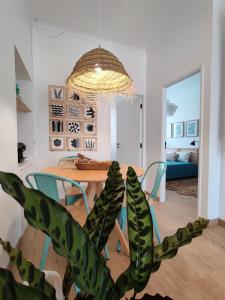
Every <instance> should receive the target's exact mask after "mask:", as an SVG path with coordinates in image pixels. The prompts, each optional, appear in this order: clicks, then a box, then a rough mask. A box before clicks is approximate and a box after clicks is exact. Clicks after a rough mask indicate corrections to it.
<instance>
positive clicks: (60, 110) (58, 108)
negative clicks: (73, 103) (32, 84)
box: [49, 102, 65, 118]
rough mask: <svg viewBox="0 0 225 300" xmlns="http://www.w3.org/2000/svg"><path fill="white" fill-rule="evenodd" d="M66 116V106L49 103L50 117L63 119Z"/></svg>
mask: <svg viewBox="0 0 225 300" xmlns="http://www.w3.org/2000/svg"><path fill="white" fill-rule="evenodd" d="M64 115H65V105H64V104H63V103H56V102H49V116H50V117H55V118H60V117H61V118H62V117H64Z"/></svg>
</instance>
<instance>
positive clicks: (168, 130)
mask: <svg viewBox="0 0 225 300" xmlns="http://www.w3.org/2000/svg"><path fill="white" fill-rule="evenodd" d="M171 137H172V124H171V123H169V124H167V125H166V138H167V139H168V138H171Z"/></svg>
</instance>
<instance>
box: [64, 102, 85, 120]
mask: <svg viewBox="0 0 225 300" xmlns="http://www.w3.org/2000/svg"><path fill="white" fill-rule="evenodd" d="M66 109H67V117H68V118H76V119H81V118H82V106H81V105H77V104H74V103H72V104H71V103H69V104H67V105H66Z"/></svg>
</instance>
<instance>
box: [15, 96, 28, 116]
mask: <svg viewBox="0 0 225 300" xmlns="http://www.w3.org/2000/svg"><path fill="white" fill-rule="evenodd" d="M16 109H17V111H21V112H24V113H25V112H31V109H30V108H29V107H28V106H27V105H26V104H25V103H24V102H23V100H22V98H21V97H19V96H16Z"/></svg>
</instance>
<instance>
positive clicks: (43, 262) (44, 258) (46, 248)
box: [39, 236, 51, 271]
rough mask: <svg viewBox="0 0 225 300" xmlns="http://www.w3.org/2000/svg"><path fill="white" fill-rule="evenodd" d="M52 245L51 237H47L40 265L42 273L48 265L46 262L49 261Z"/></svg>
mask: <svg viewBox="0 0 225 300" xmlns="http://www.w3.org/2000/svg"><path fill="white" fill-rule="evenodd" d="M50 243H51V238H50V237H49V236H46V237H45V242H44V247H43V251H42V256H41V262H40V265H39V269H40V270H41V271H42V270H44V268H45V265H46V260H47V256H48V250H49V246H50Z"/></svg>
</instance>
